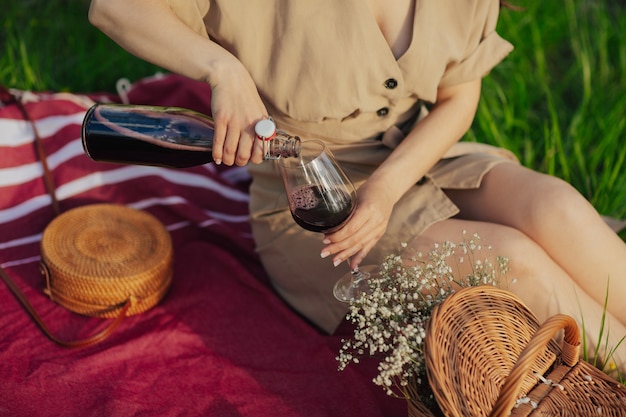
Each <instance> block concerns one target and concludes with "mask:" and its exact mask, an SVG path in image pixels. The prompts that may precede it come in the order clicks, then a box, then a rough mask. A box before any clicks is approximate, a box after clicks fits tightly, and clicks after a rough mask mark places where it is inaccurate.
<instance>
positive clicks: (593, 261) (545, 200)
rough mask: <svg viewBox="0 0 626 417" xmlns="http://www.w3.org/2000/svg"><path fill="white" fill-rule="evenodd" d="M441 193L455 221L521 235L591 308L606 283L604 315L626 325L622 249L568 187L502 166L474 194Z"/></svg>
mask: <svg viewBox="0 0 626 417" xmlns="http://www.w3.org/2000/svg"><path fill="white" fill-rule="evenodd" d="M446 193H448V195H449V196H450V197H451V198H452V200H453V201H454V202H455V203H456V204H457V205H458V206H459V208H460V209H461V213H460V218H463V219H469V220H478V221H484V222H489V223H497V224H501V225H506V226H509V227H512V228H514V229H517V230H519V231H521V232H522V233H524V234H525V235H526V236H528V237H529V238H530V239H531V240H532V241H533V242H535V243H536V244H537V245H538V246H539V247H540V248H541V249H542V250H543V251H545V253H546V254H547V256H548V257H550V258H551V259H552V260H553V261H554V262H555V263H556V264H557V265H558V266H559V267H560V268H561V269H562V270H563V271H564V272H565V273H566V274H567V275H568V276H569V277H571V281H572V284H571V285H574V284H576V285H578V286H579V287H580V288H581V289H582V290H583V291H584V292H585V293H587V294H588V295H589V296H590V297H591V298H593V299H594V300H595V301H596V302H597V303H599V304H603V303H604V299H605V295H606V288H607V287H606V286H607V283H609V286H610V288H609V302H608V310H609V311H610V312H611V313H612V314H613V315H614V316H615V318H617V319H618V320H619V321H620V322H621V324H622V325H626V244H624V242H623V241H622V240H621V239H620V238H619V236H617V235H616V234H615V232H613V231H612V230H611V229H610V228H609V227H608V226H607V225H606V224H605V223H604V221H603V220H602V218H601V217H600V215H599V214H598V213H597V212H596V211H595V209H594V208H593V207H592V206H591V204H589V203H588V202H587V201H586V200H585V199H584V198H583V197H582V196H581V195H580V193H578V192H577V191H576V190H575V189H574V188H573V187H572V186H570V185H569V184H567V183H565V182H564V181H562V180H560V179H557V178H555V177H551V176H548V175H544V174H540V173H537V172H535V171H532V170H529V169H527V168H524V167H522V166H519V165H516V164H509V163H503V164H500V165H497V166H496V167H494V168H493V169H492V170H491V171H490V172H489V173H488V174H487V175H486V176H485V178H484V180H483V183H482V184H481V187H480V189H478V190H453V191H448V190H446ZM511 256H512V257H513V256H516V254H514V253H512V254H511ZM524 261H525V262H527V263H529V264H531V263H533V262H534V259H533V258H526V259H525V260H524ZM564 284H567V282H564ZM624 350H626V345H625V346H624Z"/></svg>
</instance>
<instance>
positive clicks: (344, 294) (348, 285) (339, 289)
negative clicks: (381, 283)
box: [333, 266, 375, 303]
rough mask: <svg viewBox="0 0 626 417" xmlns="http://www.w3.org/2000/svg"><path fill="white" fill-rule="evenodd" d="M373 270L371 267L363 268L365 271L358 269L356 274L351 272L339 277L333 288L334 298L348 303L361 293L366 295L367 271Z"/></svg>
mask: <svg viewBox="0 0 626 417" xmlns="http://www.w3.org/2000/svg"><path fill="white" fill-rule="evenodd" d="M374 268H375V267H373V266H371V267H364V269H366V270H365V271H364V270H362V269H359V270H358V271H357V272H351V273H349V274H346V275H344V276H343V277H341V278H340V279H339V280H338V281H337V282H336V283H335V287H334V288H333V295H334V296H335V298H336V299H337V300H339V301H341V302H344V303H349V302H350V301H353V300H355V299H356V298H357V297H358V296H359V295H361V294H362V293H368V292H369V291H370V287H369V283H368V279H369V278H370V276H371V274H370V272H369V271H367V270H369V269H371V270H373V269H374Z"/></svg>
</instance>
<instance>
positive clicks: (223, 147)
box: [209, 58, 267, 166]
mask: <svg viewBox="0 0 626 417" xmlns="http://www.w3.org/2000/svg"><path fill="white" fill-rule="evenodd" d="M209 84H210V85H211V110H212V114H213V119H214V120H215V136H214V138H213V160H214V161H215V163H217V164H220V163H222V162H223V163H224V164H225V165H233V164H236V165H239V166H243V165H246V164H247V163H248V162H252V163H255V164H258V163H261V162H263V142H262V141H260V140H258V139H256V134H255V132H254V126H255V125H256V123H257V122H258V121H259V120H261V119H264V118H267V110H266V109H265V106H264V105H263V102H262V101H261V98H260V97H259V93H258V92H257V89H256V86H255V84H254V82H253V81H252V78H251V77H250V75H249V74H248V71H247V70H246V69H245V68H244V67H243V65H242V64H241V63H240V62H239V61H237V60H236V59H234V58H233V60H232V62H231V63H230V64H228V65H220V71H214V72H213V73H212V75H211V77H210V80H209Z"/></svg>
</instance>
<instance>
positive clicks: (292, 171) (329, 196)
mask: <svg viewBox="0 0 626 417" xmlns="http://www.w3.org/2000/svg"><path fill="white" fill-rule="evenodd" d="M280 167H281V173H282V177H283V183H284V185H285V191H286V193H287V199H288V200H289V210H290V211H291V215H292V217H293V218H294V220H295V221H296V223H297V224H298V225H300V226H301V227H302V228H304V229H306V230H310V231H313V232H318V233H332V232H334V231H337V230H339V229H341V228H342V227H343V225H344V224H345V223H346V222H347V221H348V220H349V219H350V217H351V216H352V213H353V212H354V210H355V208H356V204H357V196H356V190H355V188H354V185H353V184H352V182H351V181H350V179H349V178H348V176H347V175H346V174H345V173H344V172H343V170H342V169H341V167H340V166H339V164H338V163H337V161H336V160H335V157H334V156H333V154H332V152H331V151H330V150H329V149H328V148H327V147H326V146H325V145H324V143H323V142H321V141H304V142H302V146H301V152H300V156H299V157H298V158H289V159H281V160H280ZM369 277H370V274H369V273H368V272H362V271H359V270H358V268H355V269H354V270H352V271H351V273H350V274H347V275H346V276H344V277H342V278H341V279H339V281H337V283H336V284H335V288H334V290H333V294H334V296H335V298H337V299H338V300H339V301H343V302H349V301H351V300H353V299H354V298H355V297H356V296H357V295H358V294H359V293H361V292H363V291H367V290H368V288H369V286H368V284H367V279H368V278H369Z"/></svg>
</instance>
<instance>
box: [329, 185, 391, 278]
mask: <svg viewBox="0 0 626 417" xmlns="http://www.w3.org/2000/svg"><path fill="white" fill-rule="evenodd" d="M393 205H394V201H393V200H392V199H391V198H390V196H388V195H387V194H386V193H385V190H384V189H380V188H378V187H376V186H375V185H372V184H368V182H367V181H366V182H365V183H364V184H363V185H362V186H361V187H360V188H359V192H358V202H357V208H356V210H355V212H354V214H353V216H352V218H350V220H349V221H348V222H347V223H346V224H345V225H344V226H343V227H342V228H341V229H339V230H338V231H336V232H334V233H329V234H326V235H325V236H324V243H325V244H326V246H324V248H322V252H321V257H322V258H326V257H328V256H331V255H334V257H333V265H335V266H338V265H339V264H341V263H342V262H344V261H346V260H348V259H350V268H352V269H353V268H355V267H357V266H358V265H359V264H360V263H361V262H362V261H363V259H364V258H365V256H367V254H368V253H369V251H370V250H371V249H372V248H373V247H374V245H375V244H376V243H377V242H378V240H379V239H380V238H381V237H382V236H383V235H384V234H385V231H386V230H387V224H388V223H389V218H390V217H391V211H392V210H393Z"/></svg>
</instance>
